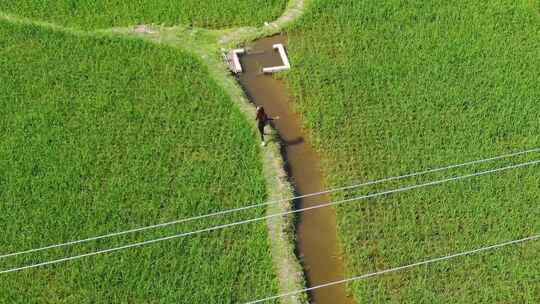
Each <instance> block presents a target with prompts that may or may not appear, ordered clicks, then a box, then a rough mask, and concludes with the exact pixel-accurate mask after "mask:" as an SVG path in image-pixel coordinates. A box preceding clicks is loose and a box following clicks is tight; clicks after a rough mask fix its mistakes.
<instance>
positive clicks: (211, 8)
mask: <svg viewBox="0 0 540 304" xmlns="http://www.w3.org/2000/svg"><path fill="white" fill-rule="evenodd" d="M286 4H287V1H286V0H270V1H268V0H235V1H200V0H182V1H167V0H154V1H142V0H137V1H111V0H98V1H88V0H84V1H68V0H61V1H34V0H22V1H8V0H1V1H0V11H2V12H4V13H8V14H13V15H17V16H21V17H26V18H30V19H34V20H42V21H47V22H51V23H55V24H59V25H63V26H74V27H77V28H82V29H95V28H110V27H119V26H131V25H136V24H147V23H152V24H165V25H168V26H171V25H180V24H192V25H194V26H197V27H210V28H224V27H232V26H245V25H260V24H262V23H263V22H264V21H270V20H273V19H275V18H277V17H278V16H279V15H280V14H281V13H282V12H283V10H284V9H285V6H286Z"/></svg>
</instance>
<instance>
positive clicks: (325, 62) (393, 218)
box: [288, 0, 540, 303]
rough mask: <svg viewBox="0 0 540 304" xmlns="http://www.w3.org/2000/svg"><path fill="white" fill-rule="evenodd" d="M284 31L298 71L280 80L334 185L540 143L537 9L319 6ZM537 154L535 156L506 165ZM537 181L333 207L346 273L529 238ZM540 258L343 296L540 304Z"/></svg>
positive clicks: (413, 275)
mask: <svg viewBox="0 0 540 304" xmlns="http://www.w3.org/2000/svg"><path fill="white" fill-rule="evenodd" d="M289 34H290V54H291V57H292V59H291V60H292V62H293V64H294V66H296V68H295V69H293V70H292V71H291V72H290V74H289V75H288V81H289V84H290V86H291V88H292V90H293V92H294V94H295V96H296V105H295V106H296V107H297V109H298V111H299V112H300V113H302V115H303V116H304V117H305V119H306V121H307V123H306V124H307V127H308V129H309V130H310V132H311V135H312V139H313V141H314V142H315V143H316V145H317V146H318V147H319V148H320V149H321V151H322V152H323V155H324V164H325V169H326V174H327V181H328V184H330V185H342V184H345V183H349V182H352V181H358V180H371V179H377V178H380V177H386V176H392V175H399V174H403V173H406V172H414V171H418V170H422V169H426V168H428V167H430V168H431V167H436V166H443V165H445V164H450V163H460V162H463V161H467V160H472V159H478V158H482V157H486V156H492V155H498V154H503V153H505V152H508V151H514V150H524V149H527V148H530V147H538V146H540V120H539V114H538V113H539V112H540V81H539V79H540V68H539V67H540V51H539V50H540V15H539V14H538V5H537V3H535V2H532V1H526V0H523V1H514V0H497V1H473V0H453V1H424V0H422V1H420V0H419V1H399V0H383V1H371V0H362V1H339V0H330V1H327V0H324V1H323V0H321V1H314V4H313V6H312V9H311V10H310V11H309V12H308V13H307V14H306V15H305V16H304V18H303V19H302V20H301V22H299V23H298V24H297V25H296V26H295V27H293V28H291V30H290V33H289ZM534 158H536V159H539V158H540V154H539V153H536V154H535V155H531V156H529V157H522V158H519V159H515V160H514V162H519V161H526V160H530V159H534ZM509 163H511V162H509V161H505V162H496V163H492V164H490V165H488V166H483V167H479V168H475V169H479V170H481V169H487V168H489V166H493V167H496V166H504V165H506V164H509ZM470 172H473V169H472V168H470V169H465V170H457V171H452V172H447V173H445V174H438V175H431V176H427V177H424V178H417V179H409V180H407V181H402V182H400V183H393V184H387V185H383V186H380V187H374V188H370V189H365V192H364V193H366V192H369V191H375V190H380V189H391V188H394V187H399V186H403V185H411V184H414V183H420V182H426V181H429V180H431V179H437V178H443V177H445V176H450V175H454V174H461V173H470ZM539 185H540V173H539V168H538V166H536V167H531V168H526V169H517V170H514V171H511V172H506V173H499V174H495V175H493V176H484V177H480V178H477V179H474V180H470V181H463V182H457V183H451V184H447V185H445V186H438V187H434V188H432V189H424V190H416V191H411V192H408V193H404V194H399V195H394V196H391V197H387V198H383V199H377V200H371V201H369V202H359V203H355V204H351V205H350V206H344V207H339V209H338V221H339V234H340V237H341V239H342V243H343V251H344V255H345V258H346V260H347V265H348V274H349V275H353V274H362V273H366V272H371V271H374V270H376V269H384V268H390V267H394V266H400V265H403V264H408V263H411V262H415V261H419V260H422V259H425V258H429V257H437V256H440V255H445V254H447V253H453V252H459V251H463V250H468V249H473V248H476V247H480V246H482V245H485V244H492V243H497V242H502V241H506V240H511V239H515V238H519V237H522V236H528V235H532V234H534V233H539V232H540V220H539V219H540V187H539ZM355 194H359V192H356V193H350V194H347V195H346V196H352V195H355ZM335 198H337V197H335ZM539 248H540V246H539V244H528V245H524V246H523V247H512V248H508V249H505V250H501V251H495V252H490V253H486V254H484V255H482V256H475V257H470V258H462V259H459V260H455V261H451V262H448V263H443V264H440V265H437V266H429V267H421V268H418V269H417V270H413V271H410V272H408V271H405V272H403V273H401V274H395V275H390V276H387V277H385V278H380V279H379V278H374V279H371V280H369V281H364V282H358V283H355V284H352V285H351V286H350V287H351V288H352V289H351V290H352V292H353V293H354V295H355V297H356V299H357V300H358V301H359V302H362V303H364V302H365V303H372V302H387V301H392V302H396V303H401V302H409V303H411V302H415V303H417V302H423V303H433V302H435V303H445V302H459V303H470V302H483V303H493V302H500V303H507V302H530V303H533V302H539V301H540V284H539V281H538V278H539V277H540V268H538V266H537V265H538V264H539V263H540V251H539Z"/></svg>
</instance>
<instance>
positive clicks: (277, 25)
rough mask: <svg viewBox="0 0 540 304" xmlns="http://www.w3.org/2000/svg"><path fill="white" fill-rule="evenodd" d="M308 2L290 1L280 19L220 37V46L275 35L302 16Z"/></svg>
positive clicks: (238, 29) (240, 29)
mask: <svg viewBox="0 0 540 304" xmlns="http://www.w3.org/2000/svg"><path fill="white" fill-rule="evenodd" d="M309 2H310V0H291V1H290V2H289V4H288V5H287V9H286V10H285V11H284V12H283V14H282V15H281V17H279V18H278V19H276V20H275V21H272V22H269V23H267V24H264V25H261V27H241V28H237V29H234V30H232V31H230V32H228V33H226V34H224V35H223V36H221V38H220V39H219V43H220V44H222V45H229V44H237V43H240V42H244V41H249V40H255V39H257V38H260V37H267V36H270V35H274V34H277V33H278V32H279V31H281V30H282V29H283V28H284V27H286V26H287V25H288V24H290V23H291V22H293V21H295V20H296V19H298V18H299V17H300V16H302V14H303V13H304V11H305V10H306V7H307V5H308V4H309Z"/></svg>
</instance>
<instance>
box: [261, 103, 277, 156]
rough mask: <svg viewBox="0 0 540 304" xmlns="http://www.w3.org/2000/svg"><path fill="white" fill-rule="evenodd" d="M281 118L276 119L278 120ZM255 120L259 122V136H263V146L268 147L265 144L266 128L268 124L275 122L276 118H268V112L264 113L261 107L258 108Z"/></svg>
mask: <svg viewBox="0 0 540 304" xmlns="http://www.w3.org/2000/svg"><path fill="white" fill-rule="evenodd" d="M278 118H279V117H276V119H278ZM255 120H257V128H258V129H259V135H260V136H261V146H263V147H264V146H266V143H265V142H264V127H266V125H267V124H268V122H269V121H271V120H274V118H271V117H268V115H267V114H266V112H265V111H264V108H263V107H261V106H258V107H257V116H256V117H255Z"/></svg>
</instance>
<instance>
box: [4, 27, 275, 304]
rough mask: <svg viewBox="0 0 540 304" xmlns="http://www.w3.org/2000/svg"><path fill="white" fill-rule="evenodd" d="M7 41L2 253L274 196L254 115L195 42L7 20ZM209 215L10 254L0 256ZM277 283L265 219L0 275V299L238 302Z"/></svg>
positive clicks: (18, 261)
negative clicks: (190, 49)
mask: <svg viewBox="0 0 540 304" xmlns="http://www.w3.org/2000/svg"><path fill="white" fill-rule="evenodd" d="M0 53H1V54H2V56H0V70H1V71H2V73H0V83H1V84H2V85H1V86H2V90H0V117H2V119H0V137H1V138H2V140H1V141H0V172H2V173H1V174H0V210H1V215H0V231H2V235H3V237H2V239H1V240H0V248H1V252H2V253H7V252H13V251H18V250H23V249H28V248H35V247H39V246H42V245H48V244H53V243H58V242H62V241H65V240H72V239H79V238H82V237H87V236H94V235H99V234H102V233H107V232H111V231H118V230H124V229H127V228H132V227H137V226H141V225H147V224H153V223H157V222H162V221H167V220H171V219H176V218H182V217H187V216H190V215H196V214H204V213H208V212H211V211H214V210H221V209H226V208H232V207H236V206H240V205H242V204H245V203H249V202H253V201H260V200H261V198H262V197H264V193H265V187H264V180H263V177H262V172H261V164H260V161H259V154H258V148H257V144H256V142H255V137H254V134H252V130H251V128H250V127H249V126H248V125H247V122H246V121H245V118H244V117H243V115H242V114H241V113H240V111H239V110H237V108H236V107H235V106H233V103H232V101H231V100H230V97H229V96H228V95H226V94H225V92H224V91H223V90H222V89H221V88H220V87H219V86H218V85H217V84H216V83H215V82H214V81H212V80H211V79H210V78H209V77H208V72H207V70H206V68H204V67H203V66H202V65H201V64H200V62H199V61H198V60H196V59H194V58H193V57H192V56H190V55H188V54H186V53H184V52H182V51H179V50H176V49H172V48H167V47H160V46H155V45H150V44H147V43H144V42H142V41H139V40H129V39H119V38H111V37H106V36H103V37H90V36H72V35H69V34H65V33H60V32H52V31H48V30H46V29H43V28H39V27H35V26H25V25H16V24H12V23H8V22H3V21H2V22H0ZM264 212H265V210H263V209H261V210H253V211H250V212H245V213H244V214H243V215H242V217H254V216H258V215H261V214H264ZM240 217H241V216H240V215H239V216H233V217H229V220H234V219H239V218H240ZM223 222H224V221H223V220H220V219H216V220H206V221H204V226H207V225H215V224H220V223H223ZM201 227H203V224H202V223H193V224H189V225H179V226H175V227H170V228H167V229H160V230H159V231H154V232H148V233H144V234H139V235H133V236H129V237H123V238H118V239H113V240H107V241H102V242H97V243H91V244H86V245H82V246H75V247H71V248H67V249H62V250H55V251H50V252H47V253H42V254H35V255H30V256H27V257H24V258H13V259H7V260H2V261H0V262H1V268H2V269H6V268H9V267H13V266H17V265H23V264H27V263H35V262H40V261H43V260H48V259H54V258H58V257H63V256H69V255H74V254H77V253H82V252H87V251H90V250H94V249H98V248H109V247H112V246H115V245H120V244H125V243H127V242H132V241H138V240H142V239H149V238H153V237H157V236H163V235H170V234H174V233H178V232H183V231H189V230H193V229H196V228H201ZM276 286H277V283H276V279H275V275H274V272H273V265H272V262H271V258H270V254H269V247H268V244H267V232H266V224H265V223H264V222H261V223H259V224H253V225H245V226H242V227H238V228H234V229H230V230H223V231H221V232H216V233H211V234H205V235H201V236H199V237H192V238H186V239H181V240H175V241H169V242H163V243H159V244H154V245H151V246H147V247H145V248H140V249H133V250H127V251H123V252H120V253H116V254H111V255H103V256H99V257H92V258H87V259H83V260H78V261H74V262H68V263H64V264H59V265H56V266H52V267H44V268H40V269H35V270H30V271H24V272H19V273H13V274H7V275H2V280H0V294H1V295H2V296H1V297H0V302H3V303H27V302H51V303H58V302H68V303H91V302H179V303H210V302H216V301H219V302H221V303H230V302H241V301H247V300H250V299H253V298H256V297H260V296H264V295H267V294H273V293H275V292H277V287H276Z"/></svg>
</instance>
